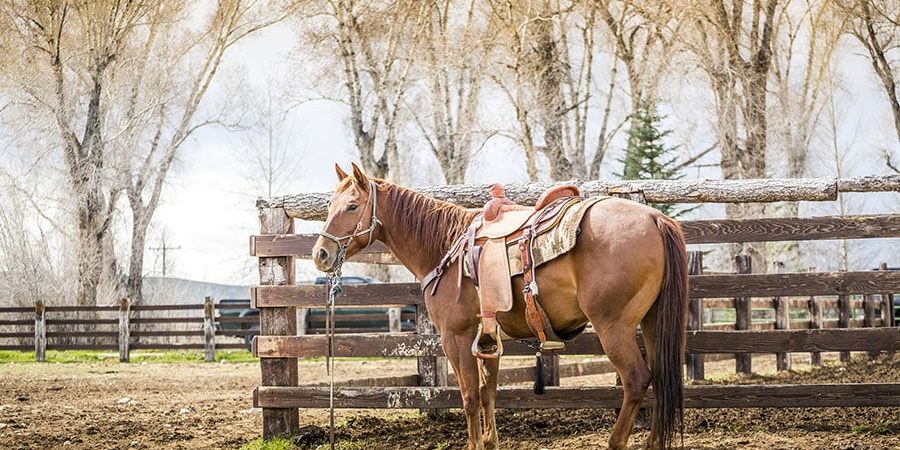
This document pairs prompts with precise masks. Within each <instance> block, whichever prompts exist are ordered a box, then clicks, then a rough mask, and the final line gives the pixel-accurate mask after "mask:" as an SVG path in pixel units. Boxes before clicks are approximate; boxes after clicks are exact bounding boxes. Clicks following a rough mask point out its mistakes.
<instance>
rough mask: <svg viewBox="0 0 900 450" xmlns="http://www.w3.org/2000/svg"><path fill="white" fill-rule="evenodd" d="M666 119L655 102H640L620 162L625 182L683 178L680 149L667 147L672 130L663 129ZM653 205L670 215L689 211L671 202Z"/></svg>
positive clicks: (645, 100)
mask: <svg viewBox="0 0 900 450" xmlns="http://www.w3.org/2000/svg"><path fill="white" fill-rule="evenodd" d="M663 119H664V117H663V116H660V115H659V112H658V111H657V110H656V104H655V103H654V102H653V101H651V100H647V99H644V100H642V101H641V106H640V108H639V109H638V110H637V111H635V112H634V116H633V118H632V121H631V128H630V129H629V130H628V147H627V148H626V149H625V157H624V158H623V159H621V160H620V161H621V162H622V163H624V168H623V170H622V174H621V176H622V179H623V180H677V179H679V178H681V177H682V176H683V175H681V174H680V173H679V170H678V157H677V155H676V152H677V150H678V147H667V146H666V144H665V142H663V140H664V139H665V137H666V136H668V135H669V134H671V133H672V130H663V129H662V120H663ZM652 206H653V207H654V208H656V209H658V210H660V211H662V212H663V213H664V214H667V215H670V216H677V215H679V214H682V213H684V212H686V211H685V210H682V209H678V208H676V207H675V205H673V204H670V203H655V204H653V205H652Z"/></svg>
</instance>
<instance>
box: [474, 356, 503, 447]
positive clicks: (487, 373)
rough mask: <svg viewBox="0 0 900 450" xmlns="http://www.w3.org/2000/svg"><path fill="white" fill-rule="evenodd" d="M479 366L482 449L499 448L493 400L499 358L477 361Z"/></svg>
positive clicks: (495, 392) (497, 377)
mask: <svg viewBox="0 0 900 450" xmlns="http://www.w3.org/2000/svg"><path fill="white" fill-rule="evenodd" d="M479 363H480V364H479V365H480V366H481V412H482V413H483V414H484V448H485V449H487V450H493V449H497V448H500V439H499V437H498V436H497V421H496V420H495V419H494V400H495V399H496V398H497V382H498V379H499V378H500V358H497V359H486V360H481V361H479Z"/></svg>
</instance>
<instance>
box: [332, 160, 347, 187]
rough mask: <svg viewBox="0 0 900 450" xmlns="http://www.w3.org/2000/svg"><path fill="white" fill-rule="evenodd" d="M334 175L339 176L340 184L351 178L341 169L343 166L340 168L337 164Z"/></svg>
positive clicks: (335, 164)
mask: <svg viewBox="0 0 900 450" xmlns="http://www.w3.org/2000/svg"><path fill="white" fill-rule="evenodd" d="M334 173H336V174H337V177H338V182H340V181H344V178H347V177H349V176H350V175H347V172H344V169H341V166H339V165H338V164H337V163H334Z"/></svg>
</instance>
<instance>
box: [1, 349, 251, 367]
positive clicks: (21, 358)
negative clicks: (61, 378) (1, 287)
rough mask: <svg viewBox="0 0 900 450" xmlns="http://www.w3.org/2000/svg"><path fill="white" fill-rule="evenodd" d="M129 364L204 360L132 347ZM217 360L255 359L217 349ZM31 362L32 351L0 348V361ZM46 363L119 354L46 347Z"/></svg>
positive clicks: (194, 354)
mask: <svg viewBox="0 0 900 450" xmlns="http://www.w3.org/2000/svg"><path fill="white" fill-rule="evenodd" d="M130 356H131V363H137V364H140V363H144V362H146V363H200V362H204V356H203V352H202V351H199V350H171V351H162V350H135V351H133V352H131V355H130ZM216 361H217V362H221V361H227V362H233V363H238V362H258V361H259V359H258V358H255V357H254V356H253V355H252V354H250V351H248V350H220V351H217V352H216ZM27 362H34V352H21V351H0V363H27ZM47 362H58V363H118V362H119V353H118V352H110V351H105V350H47Z"/></svg>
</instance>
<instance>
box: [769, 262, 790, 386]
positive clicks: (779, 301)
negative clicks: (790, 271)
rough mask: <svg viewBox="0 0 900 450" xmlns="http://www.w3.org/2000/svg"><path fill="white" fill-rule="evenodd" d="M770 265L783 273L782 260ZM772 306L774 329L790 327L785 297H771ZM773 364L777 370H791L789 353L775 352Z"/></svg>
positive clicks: (788, 309) (788, 304)
mask: <svg viewBox="0 0 900 450" xmlns="http://www.w3.org/2000/svg"><path fill="white" fill-rule="evenodd" d="M772 265H773V269H775V273H784V263H783V262H781V261H775V262H774V263H772ZM772 307H774V308H775V329H776V330H789V329H790V328H791V306H790V302H788V300H787V299H785V298H781V297H773V298H772ZM775 366H776V367H777V369H778V370H791V354H790V353H787V352H781V353H776V354H775Z"/></svg>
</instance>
